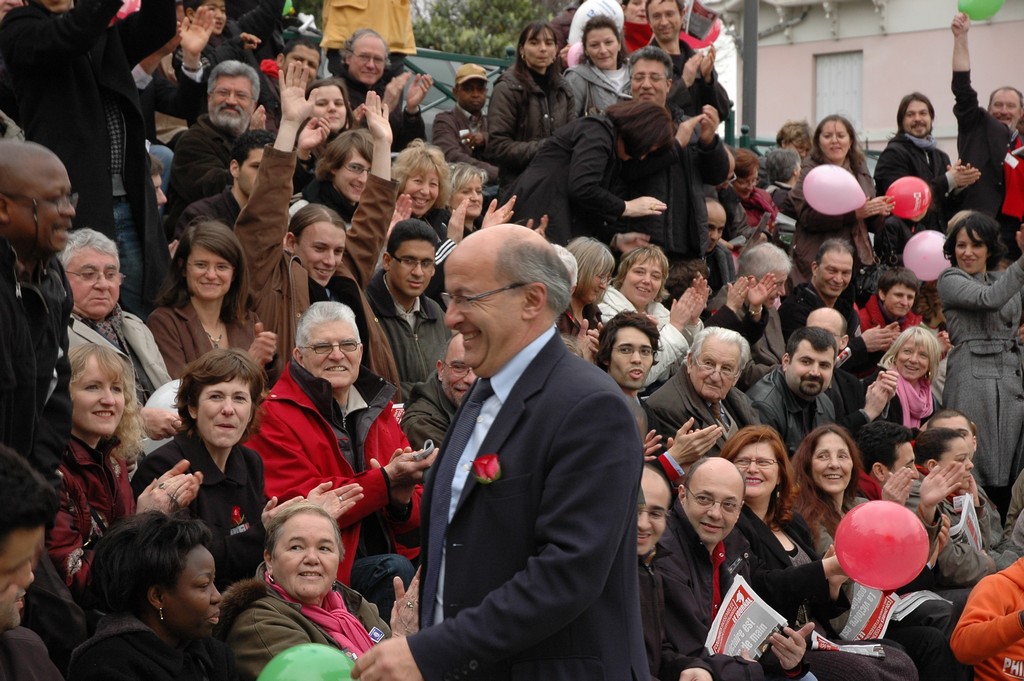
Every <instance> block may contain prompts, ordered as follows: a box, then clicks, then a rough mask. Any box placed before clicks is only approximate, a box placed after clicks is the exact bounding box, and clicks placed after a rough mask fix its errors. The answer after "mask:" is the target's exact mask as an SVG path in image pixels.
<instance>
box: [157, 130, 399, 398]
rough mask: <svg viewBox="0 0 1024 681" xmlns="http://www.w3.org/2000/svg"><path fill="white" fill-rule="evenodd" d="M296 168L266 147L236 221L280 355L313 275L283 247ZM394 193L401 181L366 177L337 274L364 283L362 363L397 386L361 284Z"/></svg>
mask: <svg viewBox="0 0 1024 681" xmlns="http://www.w3.org/2000/svg"><path fill="white" fill-rule="evenodd" d="M294 170H295V153H294V152H293V153H285V152H283V151H278V150H277V149H274V148H273V147H271V146H267V148H266V150H265V151H264V153H263V162H262V163H261V164H260V170H259V173H258V175H257V176H256V182H255V184H254V185H253V190H252V194H250V198H249V202H248V203H247V204H246V205H245V206H244V207H243V208H242V212H241V214H239V216H238V221H237V222H235V234H236V235H237V236H238V239H239V241H241V242H242V248H243V250H244V251H245V257H246V260H247V261H248V263H249V283H250V286H251V293H252V297H253V300H254V301H255V306H256V312H257V313H258V314H259V315H260V319H262V320H263V323H264V325H265V326H266V329H267V330H268V331H273V332H275V333H276V334H277V353H278V356H279V357H282V358H288V357H291V354H292V349H293V348H294V347H295V327H296V325H297V323H298V319H299V317H300V316H301V315H302V313H303V312H305V311H306V309H307V308H309V274H308V273H307V272H306V268H305V267H303V266H302V262H301V261H299V259H298V258H297V257H296V256H294V255H292V254H290V253H287V252H286V251H285V250H284V248H283V245H282V244H283V242H284V236H285V234H287V232H288V202H289V200H290V199H291V195H292V183H291V178H292V174H293V172H294ZM397 194H398V183H397V182H394V181H389V180H382V179H381V178H379V177H376V176H374V175H370V176H369V179H368V180H367V183H366V189H365V190H364V191H363V196H362V201H360V203H359V207H358V208H357V209H356V212H355V215H353V216H352V225H351V227H350V228H349V230H348V238H347V239H346V242H345V254H344V256H343V258H342V262H341V265H339V267H338V274H337V276H338V277H341V278H344V279H348V280H349V281H351V282H354V283H355V284H356V287H357V288H358V289H359V297H360V300H361V301H362V308H363V309H362V314H363V316H364V318H365V319H366V322H367V328H368V331H367V336H368V337H367V338H365V339H363V340H364V347H365V348H366V349H367V353H366V356H365V357H364V362H365V363H366V364H367V366H368V367H369V368H370V370H371V371H373V373H375V374H377V375H378V376H380V377H382V378H384V379H385V380H387V381H388V382H390V383H393V384H394V385H396V386H397V385H398V384H399V380H398V368H397V367H396V366H395V360H394V358H393V357H392V355H391V346H390V344H388V339H387V336H386V335H385V333H384V329H383V328H382V327H381V325H380V322H379V321H378V320H377V318H376V316H375V315H374V314H373V310H372V309H370V303H369V302H368V301H367V300H366V295H365V294H364V293H363V290H364V289H365V288H366V285H367V284H368V283H369V282H370V277H372V276H373V271H374V268H375V267H376V265H377V258H378V257H379V255H380V252H381V250H382V249H383V248H384V240H385V238H386V236H387V230H388V227H389V226H390V224H391V214H392V212H393V211H394V207H395V197H396V196H397ZM356 314H359V310H356ZM168 368H169V367H168Z"/></svg>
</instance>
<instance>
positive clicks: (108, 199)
mask: <svg viewBox="0 0 1024 681" xmlns="http://www.w3.org/2000/svg"><path fill="white" fill-rule="evenodd" d="M119 9H121V0H81V2H78V3H77V4H76V6H75V7H74V8H73V9H71V10H69V11H68V12H66V13H64V14H52V13H51V12H49V11H47V10H46V9H44V8H43V7H42V6H41V5H39V4H35V3H30V4H28V5H25V6H23V7H16V8H15V9H13V10H11V12H10V13H9V14H8V15H7V16H6V17H4V21H3V23H2V24H0V51H2V53H3V57H4V60H5V61H6V63H7V69H8V72H9V74H10V76H11V78H12V80H13V83H14V89H15V92H16V94H17V97H18V105H19V117H18V120H19V121H20V122H21V123H20V124H21V126H22V127H23V128H24V129H25V138H26V139H27V140H30V141H33V142H38V143H40V144H42V145H44V146H46V147H48V148H49V149H51V150H52V151H53V152H54V153H56V154H57V156H59V157H60V160H61V161H63V163H64V165H65V167H66V168H67V171H68V176H69V177H70V178H71V186H72V187H73V188H74V191H76V192H78V193H79V195H80V197H81V199H80V200H79V203H78V208H77V216H76V218H75V227H91V228H92V229H95V230H97V231H99V232H102V233H103V234H105V235H106V236H108V237H110V238H111V239H113V238H114V237H115V235H114V219H113V215H114V200H113V196H114V190H113V186H112V181H111V175H110V171H109V168H110V146H111V145H110V139H109V136H108V135H107V132H106V131H107V123H106V118H105V115H104V108H103V103H102V99H101V94H102V93H103V92H106V93H107V94H109V95H111V96H113V97H114V98H115V99H116V100H117V103H118V108H119V109H120V111H121V114H122V118H123V122H124V130H125V140H124V141H125V149H124V169H123V172H122V177H123V180H124V185H125V190H126V191H127V193H128V201H129V203H130V204H131V208H132V217H133V219H134V221H135V228H136V230H137V232H138V235H139V241H140V242H141V244H142V250H143V254H144V256H143V257H144V263H143V272H144V276H143V282H142V296H143V299H144V300H146V301H149V300H152V299H153V298H155V297H156V294H157V292H158V290H159V288H160V286H161V285H162V284H163V280H164V277H165V275H166V274H167V268H168V265H169V263H170V255H169V253H168V251H167V240H166V239H165V238H164V235H163V232H162V231H161V229H160V218H159V215H158V213H157V205H156V192H155V191H154V190H153V184H152V182H151V181H150V171H149V155H148V154H147V152H146V127H145V122H144V121H143V117H142V109H141V106H140V103H139V90H138V88H137V87H136V86H135V80H134V78H132V67H133V66H134V65H135V64H137V63H139V62H140V61H141V60H142V59H143V57H145V56H147V55H149V54H150V53H152V52H154V51H156V50H157V49H158V48H159V47H160V46H161V45H163V44H164V43H166V42H167V41H168V40H170V38H171V37H172V36H173V35H174V33H175V30H176V29H175V25H176V23H175V15H174V2H173V1H171V0H147V2H144V3H142V9H141V10H140V11H139V12H136V13H135V14H132V15H131V16H129V17H128V18H126V19H124V20H122V21H118V22H117V23H116V24H114V25H113V26H109V24H110V21H111V20H112V19H113V18H114V16H115V15H116V13H117V11H118V10H119Z"/></svg>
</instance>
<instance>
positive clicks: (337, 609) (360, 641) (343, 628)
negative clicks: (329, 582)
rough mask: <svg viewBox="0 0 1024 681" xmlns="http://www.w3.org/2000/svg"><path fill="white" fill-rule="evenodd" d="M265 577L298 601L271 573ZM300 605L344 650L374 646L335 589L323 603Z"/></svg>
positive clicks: (281, 592)
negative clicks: (272, 578)
mask: <svg viewBox="0 0 1024 681" xmlns="http://www.w3.org/2000/svg"><path fill="white" fill-rule="evenodd" d="M263 579H264V581H266V583H267V585H268V586H269V587H270V588H271V589H273V590H274V592H275V593H276V594H277V595H278V596H280V597H281V598H283V599H284V600H286V601H288V602H289V603H298V601H297V600H295V599H294V598H292V597H291V596H290V595H288V592H287V591H285V590H284V589H282V588H281V587H280V586H279V585H278V584H277V583H276V582H273V581H271V579H270V575H264V577H263ZM300 605H301V606H302V614H303V615H305V616H306V618H308V619H309V620H310V621H312V622H313V623H314V624H316V625H318V626H319V627H320V628H321V629H323V630H324V631H326V632H327V633H328V634H329V635H330V637H331V638H332V639H334V641H335V642H336V643H337V644H338V645H339V646H341V649H342V650H348V651H351V652H353V653H355V654H356V655H362V654H363V653H365V652H366V651H368V650H369V649H370V648H372V647H373V641H371V640H370V636H369V634H367V633H366V629H365V628H364V627H363V625H362V623H361V622H360V621H359V620H358V619H356V616H355V615H353V614H352V613H350V612H349V611H348V608H346V607H345V600H344V599H343V598H342V597H341V594H340V593H338V592H337V591H335V590H334V589H331V591H330V592H329V593H328V594H327V597H326V598H324V600H323V603H322V604H321V605H306V604H305V603H301V604H300Z"/></svg>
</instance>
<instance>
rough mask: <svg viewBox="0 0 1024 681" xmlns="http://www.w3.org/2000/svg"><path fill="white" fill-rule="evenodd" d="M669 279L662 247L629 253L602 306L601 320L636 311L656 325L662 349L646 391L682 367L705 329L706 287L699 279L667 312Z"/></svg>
mask: <svg viewBox="0 0 1024 681" xmlns="http://www.w3.org/2000/svg"><path fill="white" fill-rule="evenodd" d="M667 278H668V258H666V257H665V253H664V252H663V251H662V250H661V249H660V248H659V247H657V246H645V247H643V248H638V249H636V250H633V251H630V252H629V253H627V254H626V255H624V256H623V257H622V260H621V262H620V263H619V270H618V272H617V273H616V275H615V279H614V280H613V281H612V286H611V288H609V289H608V291H607V292H606V293H605V295H604V300H603V301H601V304H600V308H601V317H602V319H611V318H612V317H614V316H615V315H616V314H618V313H619V312H622V311H624V310H634V311H636V312H643V313H645V314H647V315H648V316H649V317H651V319H653V320H654V321H655V322H656V323H657V325H658V331H659V332H660V333H661V339H660V345H661V349H660V350H659V351H658V356H657V362H656V363H655V365H654V367H653V368H652V369H651V372H650V374H648V375H647V380H646V381H645V382H644V387H647V386H649V385H652V384H655V383H660V382H664V381H666V380H668V379H669V378H670V377H671V376H672V374H674V373H675V372H676V369H678V368H679V367H680V366H682V363H683V360H684V359H685V358H686V353H687V352H689V350H690V343H692V342H693V338H694V336H696V335H697V334H698V333H700V331H701V329H703V328H704V324H703V323H702V322H701V321H700V313H701V312H702V311H703V310H704V306H705V305H706V303H707V283H706V282H704V280H703V279H699V280H698V281H697V283H695V285H693V286H691V287H690V288H689V289H687V290H686V293H684V294H683V295H682V296H680V297H679V298H678V299H676V300H674V301H672V306H671V308H667V307H665V306H664V305H662V304H661V301H662V300H664V299H665V298H666V297H667V296H668V290H667V289H666V288H665V280H666V279H667Z"/></svg>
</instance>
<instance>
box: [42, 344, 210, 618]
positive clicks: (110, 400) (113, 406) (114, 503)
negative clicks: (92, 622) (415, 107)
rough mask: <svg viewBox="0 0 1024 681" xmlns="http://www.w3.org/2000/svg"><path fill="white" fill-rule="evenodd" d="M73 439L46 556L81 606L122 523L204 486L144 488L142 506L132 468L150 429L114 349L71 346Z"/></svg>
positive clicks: (184, 481) (184, 479) (164, 482)
mask: <svg viewBox="0 0 1024 681" xmlns="http://www.w3.org/2000/svg"><path fill="white" fill-rule="evenodd" d="M68 354H69V359H70V363H71V383H70V386H69V388H70V392H71V403H72V415H71V439H70V440H69V441H68V445H67V447H66V448H65V450H64V456H63V459H62V460H61V463H60V467H59V469H58V471H59V472H60V476H61V479H62V483H63V484H62V485H61V490H60V508H59V510H58V511H57V518H56V520H55V522H54V526H53V528H52V529H51V530H50V531H49V532H48V533H47V535H46V550H47V553H48V554H49V556H50V560H52V561H53V563H54V565H55V566H56V568H57V571H58V573H59V574H60V575H61V576H63V577H64V581H65V583H66V584H67V586H68V588H69V589H70V590H71V593H72V596H73V597H74V598H75V600H76V602H78V603H79V604H80V605H82V606H83V607H85V608H89V607H91V605H92V603H91V599H90V596H89V594H88V589H87V585H88V581H89V568H90V564H91V562H92V551H93V548H94V547H93V544H94V543H95V541H96V540H97V539H99V538H100V537H101V536H102V535H103V533H104V532H106V530H107V529H108V528H109V527H110V526H111V525H113V524H114V523H115V522H117V521H119V520H121V519H122V518H126V517H128V516H130V515H133V514H134V513H135V511H136V508H138V509H139V510H141V511H147V510H161V511H168V510H171V509H172V508H173V504H172V503H171V502H172V499H171V495H172V494H177V495H178V498H179V499H181V500H182V501H183V502H186V503H187V502H188V501H190V500H191V499H192V498H194V497H195V495H196V494H197V493H198V491H199V480H197V479H195V478H193V476H192V475H182V474H181V470H172V471H169V474H168V475H166V476H163V477H161V478H160V479H159V480H154V481H153V484H151V485H149V486H147V487H145V488H143V489H142V490H141V491H142V493H141V495H140V496H139V500H138V504H136V501H135V497H134V495H133V494H132V488H131V485H129V483H128V470H129V468H130V467H133V466H134V464H135V460H136V459H137V458H138V457H139V455H140V454H141V453H142V438H143V435H144V432H143V423H142V415H141V413H140V405H139V402H138V399H137V398H136V395H135V378H134V372H133V371H132V367H131V365H130V364H129V363H128V360H126V359H125V358H124V357H123V356H122V355H121V354H119V353H118V352H117V350H115V349H114V348H112V347H107V346H104V345H99V344H94V343H87V344H83V345H79V346H76V347H73V348H71V350H70V352H69V353H68Z"/></svg>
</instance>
